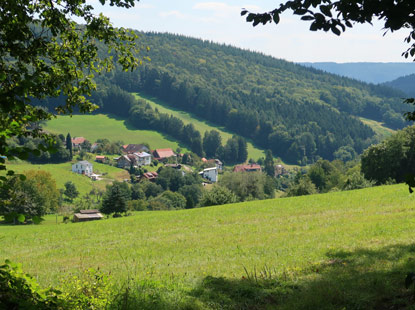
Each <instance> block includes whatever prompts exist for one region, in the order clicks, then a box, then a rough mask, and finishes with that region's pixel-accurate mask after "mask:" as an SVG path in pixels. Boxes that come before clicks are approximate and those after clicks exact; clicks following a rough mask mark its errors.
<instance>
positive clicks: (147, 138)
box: [43, 114, 186, 150]
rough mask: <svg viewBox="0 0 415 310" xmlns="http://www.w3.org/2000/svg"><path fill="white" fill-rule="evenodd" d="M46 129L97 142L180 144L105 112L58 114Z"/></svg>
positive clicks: (166, 145) (47, 124)
mask: <svg viewBox="0 0 415 310" xmlns="http://www.w3.org/2000/svg"><path fill="white" fill-rule="evenodd" d="M43 127H44V129H45V130H47V131H49V132H52V133H57V134H60V133H61V134H64V135H65V136H66V134H67V133H68V132H70V133H71V136H72V137H79V136H82V137H85V138H86V139H88V140H89V141H91V143H92V142H95V141H96V140H97V139H103V138H106V139H108V140H110V141H118V140H121V141H123V142H124V143H126V144H128V143H142V142H147V143H149V144H150V147H151V148H152V149H156V148H168V147H171V148H172V149H173V150H176V149H177V147H179V146H180V147H181V148H182V149H184V150H186V148H185V147H183V145H179V143H177V141H175V140H174V139H172V138H170V137H168V136H166V135H163V134H160V133H158V132H156V131H153V130H138V129H135V128H133V127H131V126H129V125H128V123H126V122H125V121H124V120H123V119H121V118H119V117H115V116H108V115H103V114H98V115H73V116H72V117H70V116H58V118H56V119H53V120H51V121H49V122H47V123H46V124H45V125H44V126H43Z"/></svg>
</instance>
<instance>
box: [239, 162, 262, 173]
mask: <svg viewBox="0 0 415 310" xmlns="http://www.w3.org/2000/svg"><path fill="white" fill-rule="evenodd" d="M233 171H234V172H243V171H261V166H260V165H258V164H250V165H237V166H235V168H233Z"/></svg>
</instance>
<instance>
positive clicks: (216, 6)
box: [193, 2, 241, 18]
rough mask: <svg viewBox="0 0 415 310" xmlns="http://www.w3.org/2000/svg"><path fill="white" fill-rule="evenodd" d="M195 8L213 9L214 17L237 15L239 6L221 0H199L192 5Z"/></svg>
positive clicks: (239, 9)
mask: <svg viewBox="0 0 415 310" xmlns="http://www.w3.org/2000/svg"><path fill="white" fill-rule="evenodd" d="M193 9H195V10H205V11H213V14H214V15H215V16H216V17H222V18H223V17H229V16H236V15H239V13H240V11H241V8H240V7H237V6H231V5H229V4H226V3H223V2H200V3H197V4H195V5H194V6H193Z"/></svg>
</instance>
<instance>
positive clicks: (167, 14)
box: [159, 10, 186, 19]
mask: <svg viewBox="0 0 415 310" xmlns="http://www.w3.org/2000/svg"><path fill="white" fill-rule="evenodd" d="M159 16H161V17H172V16H173V17H176V18H180V19H184V18H186V15H185V14H183V13H182V12H179V11H177V10H174V11H168V12H160V14H159Z"/></svg>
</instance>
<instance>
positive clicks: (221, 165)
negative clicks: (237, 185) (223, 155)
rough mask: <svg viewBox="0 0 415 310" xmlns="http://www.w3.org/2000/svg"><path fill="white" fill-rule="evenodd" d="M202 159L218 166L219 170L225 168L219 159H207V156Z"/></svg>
mask: <svg viewBox="0 0 415 310" xmlns="http://www.w3.org/2000/svg"><path fill="white" fill-rule="evenodd" d="M202 161H203V162H204V163H206V164H208V165H210V166H212V167H213V165H215V166H216V168H218V170H219V171H222V170H223V163H222V162H221V161H220V160H219V159H206V158H204V157H203V158H202Z"/></svg>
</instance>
